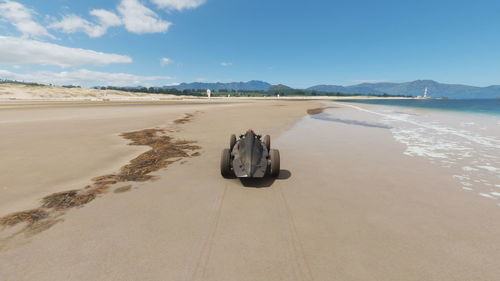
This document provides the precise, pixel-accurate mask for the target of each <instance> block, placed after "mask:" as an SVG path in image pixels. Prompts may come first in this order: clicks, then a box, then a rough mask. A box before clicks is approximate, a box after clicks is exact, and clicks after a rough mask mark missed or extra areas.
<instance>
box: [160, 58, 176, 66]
mask: <svg viewBox="0 0 500 281" xmlns="http://www.w3.org/2000/svg"><path fill="white" fill-rule="evenodd" d="M172 62H173V61H172V59H170V58H161V59H160V64H161V65H167V64H169V63H172Z"/></svg>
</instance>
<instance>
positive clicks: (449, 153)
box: [326, 100, 500, 206]
mask: <svg viewBox="0 0 500 281" xmlns="http://www.w3.org/2000/svg"><path fill="white" fill-rule="evenodd" d="M356 102H357V104H356V103H352V102H351V103H343V102H342V103H336V102H334V104H337V105H341V106H346V107H351V108H354V109H356V110H359V111H362V112H364V113H369V114H371V115H373V118H371V119H370V122H371V123H373V124H377V126H378V128H386V129H388V130H390V132H391V133H392V136H393V138H394V140H395V141H397V142H399V143H401V144H404V145H405V146H406V150H405V151H404V154H405V155H407V156H409V157H420V158H425V159H427V160H428V161H429V163H430V164H433V165H438V166H441V167H442V168H446V169H448V171H449V172H450V176H451V177H453V178H454V179H455V181H456V182H457V188H458V189H460V190H463V191H464V192H469V193H471V194H476V195H479V196H481V197H483V198H485V200H491V201H492V202H494V203H495V204H497V205H498V206H500V114H499V110H500V101H497V100H462V101H460V100H444V101H440V100H409V101H402V100H383V101H372V100H370V101H361V103H370V104H373V105H375V106H364V105H362V104H359V103H360V101H356ZM401 104H403V105H401ZM429 108H430V109H433V110H427V109H429ZM423 109H425V110H423ZM464 111H467V112H468V113H467V114H465V113H464ZM326 113H327V114H328V118H330V119H331V120H332V121H335V120H336V117H335V109H331V110H327V111H326ZM469 113H481V114H469ZM372 127H373V126H372Z"/></svg>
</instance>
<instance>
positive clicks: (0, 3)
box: [0, 0, 55, 39]
mask: <svg viewBox="0 0 500 281" xmlns="http://www.w3.org/2000/svg"><path fill="white" fill-rule="evenodd" d="M34 14H35V12H34V11H32V10H31V9H28V8H26V7H25V6H24V5H23V4H21V3H18V2H14V1H10V0H0V20H2V21H6V22H8V23H10V24H12V25H13V26H15V27H16V29H17V30H18V31H20V32H21V33H22V34H23V36H24V37H32V38H43V37H48V38H52V39H55V37H54V36H53V35H52V34H50V33H49V32H48V31H47V29H45V27H43V26H41V25H40V24H38V23H37V22H35V21H34V20H33V15H34Z"/></svg>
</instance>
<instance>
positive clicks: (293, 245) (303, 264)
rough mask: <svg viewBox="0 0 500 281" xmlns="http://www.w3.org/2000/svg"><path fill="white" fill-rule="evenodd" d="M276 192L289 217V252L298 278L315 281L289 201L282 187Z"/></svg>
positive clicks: (277, 188)
mask: <svg viewBox="0 0 500 281" xmlns="http://www.w3.org/2000/svg"><path fill="white" fill-rule="evenodd" d="M276 190H277V191H276V192H277V193H278V197H279V199H278V200H279V201H281V205H282V209H283V210H284V212H285V216H286V217H287V224H288V225H287V227H288V231H289V235H290V239H289V244H290V246H289V251H290V252H291V256H292V257H293V260H294V262H295V266H294V269H295V274H296V276H298V278H299V280H303V281H314V278H313V276H312V271H311V268H310V266H309V263H308V262H307V259H306V256H305V252H304V246H303V245H302V240H301V239H300V237H299V234H298V231H297V227H296V223H295V219H294V217H293V215H292V212H291V209H290V205H289V203H288V200H287V199H286V196H285V194H284V192H283V188H282V187H281V186H277V187H276Z"/></svg>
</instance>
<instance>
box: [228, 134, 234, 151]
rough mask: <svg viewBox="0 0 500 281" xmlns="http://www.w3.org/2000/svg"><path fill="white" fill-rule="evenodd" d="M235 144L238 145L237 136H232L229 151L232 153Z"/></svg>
mask: <svg viewBox="0 0 500 281" xmlns="http://www.w3.org/2000/svg"><path fill="white" fill-rule="evenodd" d="M235 144H236V136H235V135H231V137H230V138H229V150H230V151H233V147H234V145H235Z"/></svg>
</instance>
